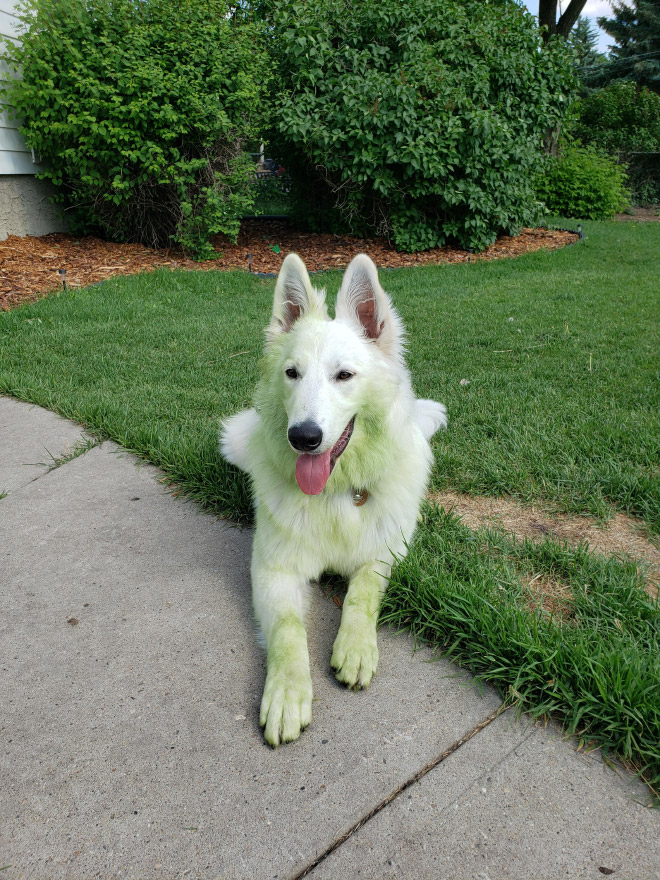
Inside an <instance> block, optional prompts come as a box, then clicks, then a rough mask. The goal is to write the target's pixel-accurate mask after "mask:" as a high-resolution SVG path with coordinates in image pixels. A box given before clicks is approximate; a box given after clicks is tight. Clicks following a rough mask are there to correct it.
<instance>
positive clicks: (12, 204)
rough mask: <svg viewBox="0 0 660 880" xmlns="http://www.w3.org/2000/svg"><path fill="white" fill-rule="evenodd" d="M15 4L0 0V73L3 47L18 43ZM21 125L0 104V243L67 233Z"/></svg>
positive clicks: (11, 0)
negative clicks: (16, 237)
mask: <svg viewBox="0 0 660 880" xmlns="http://www.w3.org/2000/svg"><path fill="white" fill-rule="evenodd" d="M14 8H15V0H0V73H2V74H3V75H4V74H6V73H7V72H8V71H9V68H8V66H7V63H6V61H5V60H4V47H5V46H6V45H7V43H8V42H9V41H12V42H17V41H18V40H19V39H20V30H19V26H20V21H19V19H18V18H17V16H16V15H15V14H14ZM19 126H20V121H19V120H17V119H16V118H15V116H13V114H11V113H10V110H9V107H8V106H7V105H6V104H3V103H0V240H4V239H5V238H7V237H8V236H9V235H45V234H46V233H49V232H63V231H66V222H65V221H64V218H63V217H62V213H61V211H60V210H59V209H58V208H56V207H55V206H54V205H52V204H51V202H50V196H51V195H52V192H53V190H52V187H51V186H50V185H49V184H48V183H47V182H46V181H43V180H37V179H36V177H35V176H34V175H35V174H36V173H38V171H39V168H40V166H39V164H38V163H35V162H34V160H33V156H32V151H31V150H30V149H28V147H27V145H26V143H25V140H24V139H23V136H22V135H21V133H20V132H19V130H18V129H19Z"/></svg>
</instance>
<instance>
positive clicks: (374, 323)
mask: <svg viewBox="0 0 660 880" xmlns="http://www.w3.org/2000/svg"><path fill="white" fill-rule="evenodd" d="M335 312H336V315H337V318H339V319H340V320H343V321H351V322H353V323H354V324H357V325H358V326H359V327H360V328H361V330H362V332H363V334H364V335H365V336H366V338H367V339H370V340H372V341H373V342H375V343H376V345H377V346H378V347H379V348H381V349H382V350H383V351H384V352H385V353H386V354H388V355H390V356H392V357H399V356H400V355H401V349H402V345H403V325H402V324H401V319H400V318H399V315H398V313H397V311H396V309H395V308H394V306H393V305H392V303H391V301H390V298H389V296H388V295H387V294H386V293H385V291H384V290H383V288H382V287H381V286H380V282H379V281H378V270H377V269H376V266H375V265H374V263H373V260H370V259H369V257H368V256H367V255H366V254H358V256H357V257H355V258H354V259H353V260H352V261H351V263H350V264H349V266H348V268H347V269H346V272H345V273H344V278H343V280H342V283H341V290H340V291H339V295H338V297H337V306H336V309H335Z"/></svg>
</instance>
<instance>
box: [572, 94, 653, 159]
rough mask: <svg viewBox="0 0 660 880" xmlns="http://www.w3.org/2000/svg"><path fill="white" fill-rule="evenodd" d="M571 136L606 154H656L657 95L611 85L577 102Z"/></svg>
mask: <svg viewBox="0 0 660 880" xmlns="http://www.w3.org/2000/svg"><path fill="white" fill-rule="evenodd" d="M577 116H578V119H577V123H576V126H575V131H574V134H575V135H576V137H578V138H580V140H581V141H582V142H583V143H585V144H586V143H590V144H594V145H595V146H597V147H600V148H601V149H603V150H607V152H609V153H615V152H618V151H623V152H625V153H633V152H636V151H649V152H651V151H655V150H660V95H656V94H655V93H654V92H651V91H649V90H648V89H647V88H639V86H637V85H636V83H633V82H615V83H611V84H610V85H609V86H606V87H605V88H604V89H597V90H596V91H593V92H591V93H590V94H588V95H586V96H585V97H583V98H581V99H580V100H579V102H578V104H577Z"/></svg>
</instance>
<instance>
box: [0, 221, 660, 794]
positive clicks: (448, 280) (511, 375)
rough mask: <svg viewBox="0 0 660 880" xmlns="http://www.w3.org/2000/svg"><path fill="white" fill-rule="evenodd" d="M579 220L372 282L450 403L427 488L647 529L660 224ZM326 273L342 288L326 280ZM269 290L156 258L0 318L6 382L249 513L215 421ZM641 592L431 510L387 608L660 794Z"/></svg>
mask: <svg viewBox="0 0 660 880" xmlns="http://www.w3.org/2000/svg"><path fill="white" fill-rule="evenodd" d="M584 228H585V234H586V239H585V240H584V241H582V242H580V243H578V244H576V245H574V246H572V247H569V248H566V249H564V250H562V251H560V252H554V253H536V254H530V255H527V256H524V257H521V258H519V259H517V260H514V261H511V260H507V261H499V262H495V263H480V262H476V263H471V264H464V265H458V266H441V267H424V268H419V269H406V270H395V271H383V272H381V280H382V283H383V286H384V287H385V288H386V289H387V290H388V291H389V292H390V293H391V294H392V296H393V298H394V301H395V303H396V305H397V307H398V308H399V310H400V311H401V313H402V316H403V318H404V321H405V324H406V326H407V329H408V335H409V361H410V365H411V368H412V371H413V376H414V383H415V387H416V390H417V392H418V393H419V394H420V395H423V396H430V397H434V398H436V399H438V400H441V401H443V402H444V403H445V404H446V405H447V407H448V409H449V414H450V429H449V431H447V432H446V433H444V434H442V435H440V436H439V437H438V438H437V439H436V440H435V441H434V448H435V453H436V468H435V471H434V475H433V488H437V489H440V488H445V487H451V488H454V489H457V490H459V491H465V492H470V493H477V494H494V495H501V494H510V495H515V496H517V497H519V498H521V499H523V500H537V501H542V502H544V503H547V504H550V505H552V506H554V507H556V508H558V509H561V510H567V511H572V512H584V513H591V514H595V515H597V516H599V517H602V518H606V517H607V516H608V514H609V513H610V512H611V511H613V510H622V511H625V512H627V513H630V514H632V515H635V516H637V517H640V518H641V519H643V520H644V521H645V523H646V525H647V528H648V529H649V530H650V531H651V532H652V533H655V534H658V533H660V339H659V336H660V333H659V330H660V282H659V281H658V279H660V224H653V223H647V224H633V223H626V224H617V223H614V222H610V223H585V224H584ZM317 283H319V284H325V285H327V286H328V288H329V290H330V292H331V293H332V295H334V293H335V291H336V289H337V287H338V285H339V274H338V273H328V274H327V275H325V276H323V277H322V278H321V279H320V280H318V281H317ZM272 291H273V281H272V280H263V279H259V278H256V277H251V276H248V275H245V274H240V273H220V272H218V273H212V272H204V273H202V272H200V273H185V272H166V271H164V272H159V273H156V274H152V275H144V276H141V277H140V276H138V277H133V278H118V279H114V280H110V281H108V282H105V283H104V284H103V285H101V286H99V287H95V288H91V289H88V290H83V291H71V292H67V293H66V294H60V295H57V296H51V297H49V298H47V299H45V300H42V301H40V302H38V303H35V304H33V305H29V306H26V307H23V308H21V309H18V310H16V311H13V312H9V313H0V391H3V392H5V393H8V394H11V395H14V396H15V397H18V398H21V399H24V400H30V401H33V402H35V403H38V404H41V405H42V406H46V407H48V408H50V409H53V410H55V411H57V412H59V413H61V414H62V415H65V416H67V417H69V418H73V419H75V420H77V421H78V422H80V423H82V424H84V425H86V426H87V427H88V428H89V429H91V430H92V431H93V432H96V433H97V434H99V435H101V436H103V437H111V438H113V439H114V440H117V441H119V442H120V443H122V444H124V445H125V446H127V447H128V448H130V449H132V450H134V451H136V452H138V453H140V454H141V455H144V456H145V457H147V458H149V459H150V460H151V461H153V462H154V463H156V464H157V465H159V466H160V467H161V468H163V470H164V471H165V472H166V474H167V475H168V477H169V478H170V479H171V480H172V481H174V482H176V483H178V484H179V485H180V486H181V487H182V488H184V489H185V490H186V491H187V492H188V493H189V494H191V495H192V496H194V497H195V498H197V499H198V500H200V501H201V502H202V503H204V504H205V505H206V506H208V507H210V508H211V509H213V510H215V511H216V512H218V513H220V514H222V515H224V516H228V517H230V518H232V519H234V520H237V521H247V520H248V519H249V517H250V503H249V498H248V492H247V487H246V484H245V481H244V480H242V479H241V478H240V477H237V475H236V473H235V472H234V471H233V470H232V469H230V468H229V467H228V466H227V465H225V464H224V463H223V462H222V461H220V460H219V457H218V453H217V428H218V421H219V418H220V416H222V415H226V414H230V413H232V412H234V411H236V410H237V409H239V408H241V407H243V406H245V405H247V404H249V403H250V396H251V389H252V387H253V385H254V382H255V379H256V368H257V359H258V357H259V353H260V350H261V345H262V338H263V337H262V329H263V327H264V325H265V324H266V322H267V320H268V317H269V313H270V305H271V298H272ZM461 380H467V384H465V382H464V383H461ZM1 489H2V487H1V486H0V490H1ZM0 504H1V502H0ZM484 548H485V549H484ZM534 573H542V574H543V573H545V574H547V575H548V576H551V577H553V578H555V579H559V580H561V581H562V582H563V583H566V585H567V587H568V588H569V589H570V590H571V591H572V593H573V595H574V599H573V603H572V604H573V606H574V611H573V615H572V616H571V618H570V621H569V622H567V623H566V622H561V621H557V620H555V619H551V618H548V616H547V615H544V614H543V613H542V612H530V610H529V601H528V597H527V595H526V592H525V587H524V583H525V578H526V577H527V576H528V575H530V574H534ZM640 583H641V581H640V576H639V574H638V573H637V572H636V570H635V569H634V567H632V566H631V565H630V564H625V563H622V562H620V561H617V560H614V559H610V560H603V559H599V558H597V557H594V556H592V555H591V554H586V553H585V552H584V551H583V550H579V551H576V550H571V549H569V548H566V547H559V546H557V545H555V544H553V542H551V541H546V542H544V543H542V544H541V545H538V546H537V547H534V548H532V547H531V546H528V545H522V544H517V543H515V542H514V541H512V540H511V539H508V538H505V537H503V536H498V535H494V534H493V533H488V532H484V533H477V534H475V533H472V532H470V531H469V530H468V529H466V528H464V527H463V526H461V525H460V524H459V523H458V522H457V521H456V520H455V519H452V518H451V517H449V518H447V517H445V516H444V515H442V514H441V513H439V512H437V511H433V510H431V509H429V510H428V511H427V512H426V516H425V520H424V522H423V523H422V524H421V526H420V529H419V533H418V536H417V539H416V543H415V547H414V548H413V552H412V553H411V555H410V556H409V558H408V559H407V560H406V561H405V562H403V563H402V564H401V565H400V566H399V567H398V568H397V570H396V572H395V575H394V578H393V582H392V585H391V589H390V591H389V593H388V599H387V603H386V607H385V609H384V618H385V619H387V620H390V621H391V622H394V623H397V624H405V625H406V626H409V627H411V628H412V629H413V630H414V631H416V632H417V633H418V634H419V635H420V636H421V637H423V638H425V639H427V640H430V641H431V642H433V643H435V644H437V645H438V646H439V647H440V648H441V649H442V650H443V651H445V652H447V653H449V654H450V655H451V656H454V657H456V658H457V659H459V660H460V662H462V663H463V664H464V665H466V666H468V667H469V668H471V669H473V670H474V671H475V672H477V673H479V674H482V675H483V676H484V677H485V678H487V679H488V680H490V681H493V682H494V683H495V684H497V685H498V686H499V687H500V689H501V690H502V692H503V693H505V694H508V695H509V696H511V697H513V698H515V699H516V700H518V702H519V703H520V705H521V706H522V707H523V708H525V709H529V710H531V711H537V712H542V711H553V712H556V713H558V714H559V715H561V716H562V717H563V718H564V721H565V722H566V724H567V725H568V726H569V728H570V729H571V730H574V731H576V732H578V733H581V734H582V735H583V736H584V737H585V738H590V737H593V738H595V739H596V740H597V741H599V742H600V743H602V744H603V745H604V746H605V747H606V748H611V749H612V750H614V751H617V752H619V753H620V754H623V755H624V756H626V757H629V758H633V759H634V760H636V761H637V762H638V765H639V766H644V767H646V776H647V778H648V779H649V780H651V781H652V782H653V783H654V785H655V786H656V787H658V785H659V784H660V659H659V658H660V651H659V650H658V648H659V647H660V645H659V642H660V614H659V612H658V608H657V604H654V603H652V602H651V600H650V599H649V598H648V596H647V595H646V594H645V593H644V592H643V591H642V589H641V586H640Z"/></svg>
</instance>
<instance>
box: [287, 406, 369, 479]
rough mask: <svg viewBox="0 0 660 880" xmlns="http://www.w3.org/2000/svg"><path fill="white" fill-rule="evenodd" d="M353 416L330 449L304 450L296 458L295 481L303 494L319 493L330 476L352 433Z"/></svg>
mask: <svg viewBox="0 0 660 880" xmlns="http://www.w3.org/2000/svg"><path fill="white" fill-rule="evenodd" d="M354 425H355V416H353V418H352V419H351V420H350V422H349V423H348V424H347V425H346V427H345V428H344V430H343V432H342V435H341V437H340V438H339V440H337V442H336V443H335V445H334V446H333V447H332V449H328V450H327V451H326V452H319V453H316V454H314V453H308V452H304V453H302V454H301V455H299V456H298V458H297V460H296V482H297V483H298V485H299V486H300V488H301V489H302V491H303V492H304V493H305V495H319V494H320V493H321V492H322V491H323V490H324V489H325V484H326V483H327V482H328V479H329V478H330V474H331V473H332V470H333V468H334V466H335V464H336V463H337V459H338V458H339V456H340V455H341V454H342V452H343V451H344V450H345V449H346V447H347V446H348V441H349V440H350V439H351V434H352V433H353V426H354Z"/></svg>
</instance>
